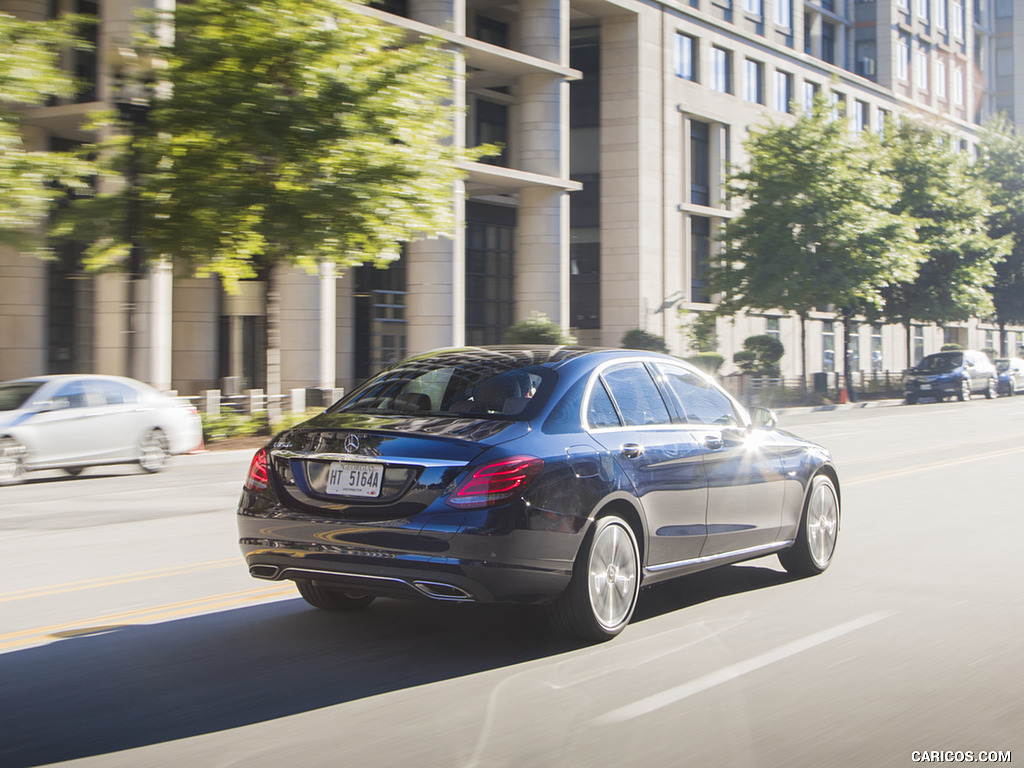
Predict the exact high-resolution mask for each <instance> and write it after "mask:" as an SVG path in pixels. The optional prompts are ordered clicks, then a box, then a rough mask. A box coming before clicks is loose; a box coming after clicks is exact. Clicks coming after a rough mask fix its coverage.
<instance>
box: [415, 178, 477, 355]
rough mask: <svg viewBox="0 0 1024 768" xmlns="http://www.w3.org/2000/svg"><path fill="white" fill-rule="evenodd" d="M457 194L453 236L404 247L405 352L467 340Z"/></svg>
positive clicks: (461, 208)
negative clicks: (405, 285) (405, 294)
mask: <svg viewBox="0 0 1024 768" xmlns="http://www.w3.org/2000/svg"><path fill="white" fill-rule="evenodd" d="M456 187H457V188H456V192H455V199H454V205H455V236H454V237H453V238H452V239H450V240H449V239H447V238H443V239H437V240H417V241H415V242H412V243H409V244H408V245H407V246H406V249H405V254H406V255H405V258H406V260H407V261H406V283H407V289H408V292H409V293H408V296H407V297H406V307H407V318H408V321H409V322H408V327H407V328H406V341H407V344H408V350H407V351H408V353H409V354H415V353H417V352H424V351H426V350H428V349H434V348H435V347H448V346H461V345H463V344H464V343H465V339H466V237H465V222H466V206H465V197H464V191H463V186H462V182H458V183H457V185H456Z"/></svg>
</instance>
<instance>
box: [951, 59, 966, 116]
mask: <svg viewBox="0 0 1024 768" xmlns="http://www.w3.org/2000/svg"><path fill="white" fill-rule="evenodd" d="M953 103H954V104H956V105H957V106H958V107H962V106H963V105H964V71H963V70H962V69H960V67H958V66H957V67H953Z"/></svg>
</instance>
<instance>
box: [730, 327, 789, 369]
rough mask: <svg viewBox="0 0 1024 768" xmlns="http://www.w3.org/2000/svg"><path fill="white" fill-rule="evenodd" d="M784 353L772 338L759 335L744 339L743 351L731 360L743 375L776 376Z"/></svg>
mask: <svg viewBox="0 0 1024 768" xmlns="http://www.w3.org/2000/svg"><path fill="white" fill-rule="evenodd" d="M785 351H786V349H785V347H784V346H783V345H782V342H781V341H779V340H778V339H777V338H775V337H774V336H769V335H768V334H759V335H756V336H748V337H747V338H746V339H744V340H743V349H741V350H740V351H739V352H736V353H735V354H734V355H733V356H732V359H733V362H734V363H736V365H737V366H738V367H739V369H740V370H742V371H743V372H744V373H756V374H760V375H762V376H778V375H779V361H780V360H781V359H782V355H783V354H785Z"/></svg>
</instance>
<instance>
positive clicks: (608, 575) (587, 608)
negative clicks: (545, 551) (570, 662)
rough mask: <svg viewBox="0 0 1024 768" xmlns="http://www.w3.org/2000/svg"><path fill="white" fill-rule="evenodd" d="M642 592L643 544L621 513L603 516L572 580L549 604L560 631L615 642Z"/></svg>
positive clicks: (575, 567)
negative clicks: (641, 566)
mask: <svg viewBox="0 0 1024 768" xmlns="http://www.w3.org/2000/svg"><path fill="white" fill-rule="evenodd" d="M639 594H640V547H639V546H638V545H637V541H636V536H635V535H634V533H633V529H632V528H630V527H629V524H628V523H626V521H625V520H623V519H622V518H621V517H618V516H617V515H605V516H604V517H600V518H598V519H597V520H596V521H595V522H594V527H593V529H592V530H591V531H590V533H589V534H588V535H587V539H586V541H585V542H584V544H583V546H582V547H581V548H580V552H579V554H578V555H577V556H576V562H575V563H574V564H573V573H572V580H571V581H570V582H569V586H568V587H566V590H565V592H563V593H562V594H561V595H559V596H558V598H557V599H556V600H555V601H554V602H553V603H551V604H550V605H549V606H548V616H549V618H550V619H551V622H552V624H553V625H554V626H555V628H556V629H557V630H558V631H559V632H561V633H562V634H565V635H568V636H569V637H573V638H577V639H580V640H585V641H587V642H603V641H605V640H611V639H612V638H613V637H615V636H616V635H618V634H619V633H620V632H622V630H623V629H625V627H626V625H627V624H629V620H630V619H631V618H632V617H633V610H634V609H635V608H636V601H637V596H638V595H639Z"/></svg>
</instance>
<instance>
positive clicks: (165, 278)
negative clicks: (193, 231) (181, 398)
mask: <svg viewBox="0 0 1024 768" xmlns="http://www.w3.org/2000/svg"><path fill="white" fill-rule="evenodd" d="M145 284H146V288H147V293H148V299H149V301H148V305H149V306H148V312H147V315H148V321H147V322H146V323H144V324H142V326H141V328H140V330H142V331H143V332H144V333H143V334H141V335H140V336H139V337H138V339H139V347H140V350H141V351H142V353H143V354H148V356H149V365H148V366H147V367H146V368H144V369H141V370H146V371H147V374H146V381H147V383H149V384H151V385H152V386H153V387H155V388H156V389H159V390H160V391H161V392H166V391H167V390H169V389H171V388H172V387H171V350H172V343H171V320H172V316H173V298H172V297H173V273H172V270H171V265H170V262H167V261H159V262H156V263H155V264H153V266H152V267H151V268H150V271H149V275H148V276H147V278H146V280H145ZM145 331H148V333H145Z"/></svg>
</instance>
